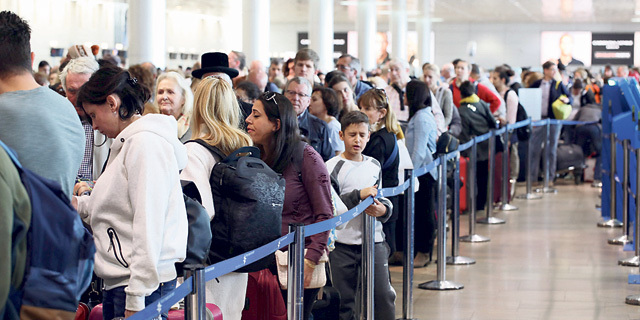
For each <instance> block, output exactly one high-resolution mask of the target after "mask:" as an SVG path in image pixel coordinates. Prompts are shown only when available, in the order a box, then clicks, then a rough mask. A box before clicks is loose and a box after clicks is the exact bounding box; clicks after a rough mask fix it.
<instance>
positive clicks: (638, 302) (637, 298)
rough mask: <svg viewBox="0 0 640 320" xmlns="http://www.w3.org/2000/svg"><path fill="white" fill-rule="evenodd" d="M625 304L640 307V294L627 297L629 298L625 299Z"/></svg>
mask: <svg viewBox="0 0 640 320" xmlns="http://www.w3.org/2000/svg"><path fill="white" fill-rule="evenodd" d="M624 302H625V303H626V304H632V305H634V306H640V294H633V295H630V296H627V298H626V299H624Z"/></svg>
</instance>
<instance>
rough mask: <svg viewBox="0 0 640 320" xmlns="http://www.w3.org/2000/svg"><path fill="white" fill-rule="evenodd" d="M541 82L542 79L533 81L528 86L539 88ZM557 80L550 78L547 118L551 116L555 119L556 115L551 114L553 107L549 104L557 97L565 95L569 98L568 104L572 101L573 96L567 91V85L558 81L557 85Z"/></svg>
mask: <svg viewBox="0 0 640 320" xmlns="http://www.w3.org/2000/svg"><path fill="white" fill-rule="evenodd" d="M541 84H542V79H540V80H538V81H536V82H534V83H533V84H532V85H531V86H530V88H540V85H541ZM556 84H557V81H556V80H551V87H550V89H549V105H548V106H547V108H548V109H547V118H551V119H555V118H556V117H555V116H554V115H553V109H552V108H551V105H552V104H553V102H554V101H556V100H558V98H560V96H561V95H563V94H564V95H565V96H567V98H569V103H568V104H572V103H573V98H572V97H571V92H569V89H567V87H565V86H564V84H562V82H561V83H558V84H557V86H556Z"/></svg>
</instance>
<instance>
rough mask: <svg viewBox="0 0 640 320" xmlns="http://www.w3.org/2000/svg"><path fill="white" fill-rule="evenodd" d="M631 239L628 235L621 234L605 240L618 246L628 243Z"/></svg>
mask: <svg viewBox="0 0 640 320" xmlns="http://www.w3.org/2000/svg"><path fill="white" fill-rule="evenodd" d="M631 241H632V240H631V238H630V237H629V236H627V235H622V236H619V237H617V238H613V239H609V240H607V243H609V244H612V245H618V246H623V245H625V244H627V243H630V242H631Z"/></svg>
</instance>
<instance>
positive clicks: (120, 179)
mask: <svg viewBox="0 0 640 320" xmlns="http://www.w3.org/2000/svg"><path fill="white" fill-rule="evenodd" d="M149 96H150V93H149V90H148V89H145V87H143V86H142V85H140V83H138V82H137V80H136V79H135V78H131V75H130V74H129V72H127V71H125V70H122V69H120V68H118V67H115V66H105V67H103V68H101V69H100V70H98V71H96V73H94V74H93V75H92V76H91V78H90V79H89V81H88V82H87V83H85V84H84V85H83V86H82V88H81V89H80V92H79V94H78V100H77V105H78V106H79V107H81V108H82V109H83V111H84V112H85V113H86V114H87V115H88V116H89V119H90V121H91V122H92V125H93V129H95V130H98V131H100V132H101V133H103V134H104V135H106V136H107V137H109V138H113V144H112V145H111V149H110V155H109V161H108V163H107V166H106V167H105V169H104V172H103V173H102V174H101V175H100V177H99V178H98V180H97V181H96V183H95V187H94V188H93V190H92V191H91V194H90V195H82V196H79V197H74V198H73V200H72V203H73V204H74V206H75V207H76V208H77V210H78V213H79V214H80V216H81V217H82V219H83V220H84V222H85V223H87V224H89V225H90V226H91V229H92V230H93V238H94V241H95V244H96V254H95V273H96V275H98V276H99V277H100V278H102V279H103V280H104V284H105V290H104V292H103V294H104V296H103V301H102V304H103V317H104V319H113V318H115V317H129V316H131V315H132V314H134V313H135V312H137V311H140V310H142V309H144V308H145V306H147V305H149V304H151V303H152V302H154V301H155V300H157V299H159V298H160V297H162V296H163V295H165V294H167V293H169V292H171V291H172V290H173V289H174V288H175V286H176V268H175V263H176V262H181V261H183V260H184V258H185V256H186V249H187V232H188V231H187V225H188V222H187V214H186V212H185V205H184V199H183V196H182V187H181V186H180V176H179V171H180V170H181V169H183V168H184V167H185V165H186V164H187V152H186V149H185V147H184V145H183V144H182V143H180V141H179V140H178V139H177V137H176V136H175V134H173V133H172V132H169V131H167V128H170V129H173V130H176V120H175V119H173V118H171V117H166V116H163V115H158V114H150V115H146V116H144V117H143V116H142V115H141V113H142V109H143V106H144V102H145V101H147V100H148V99H149ZM159 173H161V174H159ZM86 191H90V189H89V188H88V187H87V185H86V184H85V183H78V184H76V187H75V188H74V193H75V194H76V195H80V194H83V193H85V192H86ZM162 316H163V318H164V319H166V318H167V314H163V315H162Z"/></svg>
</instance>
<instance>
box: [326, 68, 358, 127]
mask: <svg viewBox="0 0 640 320" xmlns="http://www.w3.org/2000/svg"><path fill="white" fill-rule="evenodd" d="M329 88H331V89H333V90H335V91H336V93H337V94H338V96H340V98H342V110H341V111H340V117H342V116H343V115H345V114H347V113H349V112H351V111H358V110H359V109H358V105H357V104H356V101H355V99H356V95H355V93H353V88H352V87H351V83H350V82H349V79H347V77H346V76H344V74H337V75H335V76H333V77H332V78H331V81H329ZM340 117H339V118H340Z"/></svg>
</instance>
